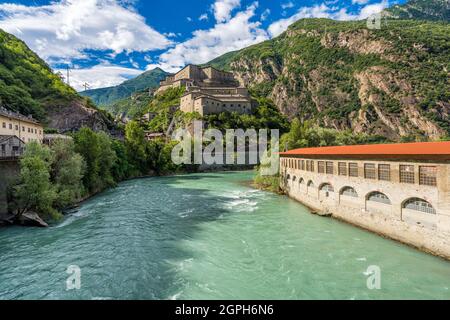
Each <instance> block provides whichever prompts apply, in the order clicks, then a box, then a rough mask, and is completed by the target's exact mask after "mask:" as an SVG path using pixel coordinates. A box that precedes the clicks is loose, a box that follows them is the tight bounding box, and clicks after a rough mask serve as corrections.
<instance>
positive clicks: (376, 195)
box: [367, 192, 391, 204]
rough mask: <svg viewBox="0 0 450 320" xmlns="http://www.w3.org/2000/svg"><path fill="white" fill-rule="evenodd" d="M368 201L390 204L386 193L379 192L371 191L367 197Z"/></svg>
mask: <svg viewBox="0 0 450 320" xmlns="http://www.w3.org/2000/svg"><path fill="white" fill-rule="evenodd" d="M367 200H368V201H372V202H379V203H384V204H391V200H390V199H389V197H388V196H387V195H385V194H384V193H381V192H373V193H371V194H370V195H369V196H368V197H367Z"/></svg>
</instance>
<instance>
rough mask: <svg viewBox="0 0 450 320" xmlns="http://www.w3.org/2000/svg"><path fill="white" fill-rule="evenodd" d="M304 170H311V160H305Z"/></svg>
mask: <svg viewBox="0 0 450 320" xmlns="http://www.w3.org/2000/svg"><path fill="white" fill-rule="evenodd" d="M306 171H311V161H310V160H306Z"/></svg>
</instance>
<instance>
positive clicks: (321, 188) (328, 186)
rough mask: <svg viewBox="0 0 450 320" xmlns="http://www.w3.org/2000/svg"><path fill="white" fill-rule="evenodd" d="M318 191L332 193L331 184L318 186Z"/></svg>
mask: <svg viewBox="0 0 450 320" xmlns="http://www.w3.org/2000/svg"><path fill="white" fill-rule="evenodd" d="M319 190H320V191H326V192H334V187H333V185H332V184H331V183H328V182H326V183H322V184H321V185H320V186H319Z"/></svg>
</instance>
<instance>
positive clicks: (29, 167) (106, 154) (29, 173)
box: [9, 122, 191, 222]
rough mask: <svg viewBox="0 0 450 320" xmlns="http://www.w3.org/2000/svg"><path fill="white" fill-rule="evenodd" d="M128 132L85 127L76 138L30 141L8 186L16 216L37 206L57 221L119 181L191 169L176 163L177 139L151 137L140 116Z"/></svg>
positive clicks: (41, 213) (74, 136) (12, 210)
mask: <svg viewBox="0 0 450 320" xmlns="http://www.w3.org/2000/svg"><path fill="white" fill-rule="evenodd" d="M125 132H126V138H125V141H119V140H113V139H112V138H111V137H110V136H109V135H107V134H106V133H104V132H94V131H92V130H91V129H89V128H82V129H81V130H80V131H78V132H76V133H74V134H73V135H72V138H73V139H71V140H66V139H60V140H56V141H55V142H54V143H53V144H51V146H46V145H42V144H39V143H37V142H31V143H29V144H27V147H26V150H25V153H24V155H23V157H22V158H21V160H20V176H19V178H18V181H17V183H16V184H15V185H13V186H12V187H11V188H10V192H9V204H10V205H9V207H10V212H11V213H13V215H14V218H13V220H14V221H18V220H20V219H21V217H22V215H23V214H24V213H27V212H34V213H37V214H39V216H40V217H41V218H42V219H44V220H45V221H48V222H51V221H57V220H59V219H60V218H61V217H62V212H63V211H64V210H65V209H66V208H68V207H71V206H73V205H75V204H77V203H78V202H80V201H81V200H83V199H86V198H88V197H90V196H92V195H94V194H97V193H99V192H101V191H103V190H105V189H108V188H111V187H114V186H116V185H117V183H118V182H120V181H123V180H126V179H131V178H136V177H141V176H147V175H165V174H169V173H177V172H186V171H187V170H190V169H191V168H188V167H183V166H178V165H175V164H173V163H172V161H171V151H172V148H173V146H174V145H175V142H170V143H166V142H165V141H164V140H155V141H147V140H146V139H145V133H144V130H143V129H142V128H141V126H140V125H139V124H138V123H136V122H130V123H129V124H128V125H127V126H126V128H125Z"/></svg>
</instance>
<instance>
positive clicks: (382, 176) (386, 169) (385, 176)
mask: <svg viewBox="0 0 450 320" xmlns="http://www.w3.org/2000/svg"><path fill="white" fill-rule="evenodd" d="M378 179H379V180H383V181H391V166H390V165H389V164H380V165H378Z"/></svg>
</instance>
